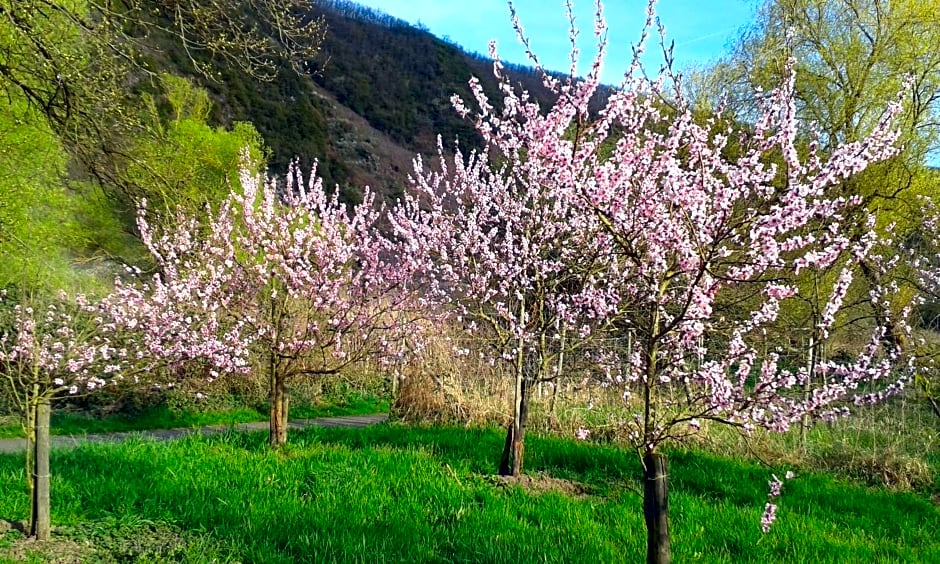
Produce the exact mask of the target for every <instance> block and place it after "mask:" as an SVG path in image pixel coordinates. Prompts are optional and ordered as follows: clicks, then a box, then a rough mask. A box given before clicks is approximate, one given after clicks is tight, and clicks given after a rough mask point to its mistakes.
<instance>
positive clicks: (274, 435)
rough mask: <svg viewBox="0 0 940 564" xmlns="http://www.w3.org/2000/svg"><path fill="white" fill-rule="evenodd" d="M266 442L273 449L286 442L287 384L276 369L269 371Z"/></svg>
mask: <svg viewBox="0 0 940 564" xmlns="http://www.w3.org/2000/svg"><path fill="white" fill-rule="evenodd" d="M268 442H269V444H270V445H271V448H272V449H275V450H276V449H278V448H280V447H282V446H284V445H285V444H287V385H286V383H285V382H284V378H282V377H280V375H279V374H278V373H277V371H273V372H272V373H271V421H270V434H269V437H268Z"/></svg>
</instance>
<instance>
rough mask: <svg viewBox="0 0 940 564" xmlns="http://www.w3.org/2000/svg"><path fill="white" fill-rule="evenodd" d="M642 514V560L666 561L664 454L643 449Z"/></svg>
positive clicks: (649, 562) (666, 477)
mask: <svg viewBox="0 0 940 564" xmlns="http://www.w3.org/2000/svg"><path fill="white" fill-rule="evenodd" d="M643 467H644V469H643V473H644V478H645V480H644V487H643V516H644V517H645V518H646V562H647V564H668V563H669V561H670V560H671V558H672V556H671V550H670V547H669V490H668V480H669V475H668V473H667V465H666V457H665V456H663V455H662V454H659V453H654V452H647V453H646V455H645V456H644V457H643Z"/></svg>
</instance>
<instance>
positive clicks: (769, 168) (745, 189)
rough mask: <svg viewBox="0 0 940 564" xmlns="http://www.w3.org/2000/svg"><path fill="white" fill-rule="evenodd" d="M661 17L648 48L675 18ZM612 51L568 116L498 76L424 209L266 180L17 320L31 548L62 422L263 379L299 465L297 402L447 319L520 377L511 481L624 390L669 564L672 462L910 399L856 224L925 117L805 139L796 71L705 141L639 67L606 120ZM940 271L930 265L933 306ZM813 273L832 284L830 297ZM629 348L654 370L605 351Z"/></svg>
mask: <svg viewBox="0 0 940 564" xmlns="http://www.w3.org/2000/svg"><path fill="white" fill-rule="evenodd" d="M648 16H649V17H648V21H647V29H649V27H650V26H651V25H652V22H653V17H654V16H653V10H652V5H651V6H650V9H649V12H648ZM572 28H573V26H572ZM595 30H596V33H597V38H598V50H597V53H596V56H595V58H594V60H593V64H592V67H591V71H590V73H589V74H588V76H587V77H586V78H584V79H582V80H575V79H574V77H572V78H569V79H567V80H559V79H557V78H555V77H553V76H551V75H549V74H547V73H545V74H544V80H545V84H546V87H547V88H549V89H551V90H553V91H554V92H556V94H557V96H558V101H557V102H556V103H555V104H554V105H552V106H551V107H550V108H548V109H547V111H546V110H545V109H544V108H541V107H539V105H538V104H536V103H535V102H533V101H532V100H531V99H530V98H529V96H528V94H527V93H525V92H520V91H517V90H515V89H514V88H513V87H512V85H511V84H510V81H509V79H508V78H507V77H506V75H505V73H504V72H503V69H502V65H501V63H499V61H498V58H497V57H496V53H495V51H494V52H493V53H492V56H493V57H494V59H495V60H496V63H495V72H496V76H497V79H498V81H499V83H500V85H501V88H500V92H501V99H500V100H498V102H494V101H491V100H490V99H489V98H488V97H487V95H486V93H485V92H484V90H483V89H482V88H481V87H480V83H479V82H478V81H476V80H473V81H471V83H470V86H471V91H472V92H473V94H474V98H475V99H474V102H475V109H471V107H470V106H469V105H468V104H467V103H465V102H464V101H462V100H459V99H457V100H455V105H456V107H457V110H458V112H459V113H461V114H462V115H463V116H464V117H469V118H470V119H471V121H472V122H473V124H474V125H475V127H476V129H477V131H478V132H479V134H480V135H481V136H482V137H483V139H484V141H485V143H486V145H487V150H486V151H484V152H471V153H469V154H467V155H464V154H463V153H461V152H460V151H458V152H457V154H456V155H455V156H452V155H449V154H447V153H446V152H445V151H444V149H443V148H440V149H439V156H440V162H441V166H440V167H439V168H436V169H435V168H433V167H429V166H426V165H425V164H424V163H423V162H422V161H421V160H420V159H419V160H418V161H417V162H416V165H415V173H414V182H413V187H412V188H413V189H412V190H411V191H410V192H409V193H408V194H407V195H406V196H405V198H404V199H403V200H402V201H401V202H399V203H398V204H397V205H396V206H395V207H394V208H393V209H391V210H387V211H384V210H382V209H381V207H379V206H377V205H376V202H375V201H374V198H373V197H372V196H371V195H369V193H368V192H367V193H366V195H365V197H364V199H363V202H362V204H360V205H358V206H356V207H355V208H349V207H347V206H345V205H343V204H341V203H340V202H339V201H338V200H337V198H336V196H335V195H333V196H329V195H328V194H327V192H326V191H325V190H324V188H323V186H322V183H321V182H319V181H318V180H317V179H316V173H315V171H314V173H313V174H312V175H311V180H310V182H309V183H307V184H305V183H304V182H303V180H302V179H301V178H300V175H299V174H298V172H297V171H296V170H294V171H291V173H290V174H289V175H288V181H287V182H285V183H282V184H278V183H276V182H274V181H265V180H263V179H259V177H258V175H257V173H256V172H255V171H256V170H257V168H256V167H257V163H256V162H254V163H253V162H252V161H251V159H250V158H248V157H245V160H244V161H243V169H244V172H243V174H242V177H241V183H240V184H241V186H240V188H239V189H236V190H234V191H233V192H232V193H231V194H229V196H228V197H227V199H225V200H224V202H223V203H221V205H219V206H218V207H217V208H215V209H214V210H213V211H212V212H210V213H209V214H208V216H202V215H201V214H198V213H195V212H194V211H193V209H192V208H191V207H190V208H186V207H182V208H179V209H178V215H177V216H175V217H173V218H172V220H171V221H165V222H161V225H159V226H156V227H151V223H150V219H151V218H152V217H153V216H152V210H150V211H149V212H148V209H147V208H146V206H144V207H142V208H141V210H140V211H139V215H138V217H139V222H138V225H139V231H140V233H141V235H142V238H143V241H144V243H145V245H146V246H147V248H148V250H149V251H150V253H151V254H152V256H153V259H154V261H155V263H156V264H157V267H158V268H157V274H156V275H155V276H153V277H152V278H146V277H144V278H143V279H133V278H132V279H129V280H125V281H123V282H121V283H119V284H118V285H117V287H116V289H115V290H114V292H113V293H111V294H110V295H109V296H108V297H106V298H104V299H103V300H100V301H94V302H89V301H85V300H77V301H73V302H72V306H71V307H69V308H67V313H60V312H61V309H62V307H64V306H63V304H62V303H59V304H56V305H54V306H50V308H49V309H48V310H45V311H43V312H42V313H41V314H40V313H37V312H36V311H35V310H31V309H30V308H29V307H28V306H26V305H20V306H19V307H16V308H13V309H11V310H10V311H11V312H12V314H11V315H12V318H11V319H10V320H9V322H8V323H7V324H5V325H6V330H5V331H4V333H3V337H2V340H0V366H2V367H3V373H4V375H5V377H6V383H7V384H9V389H10V390H13V391H15V393H16V394H19V395H17V396H16V397H17V398H19V399H18V402H19V403H18V405H20V407H21V409H22V411H23V413H24V414H25V421H26V426H27V430H28V436H30V437H31V439H32V441H33V445H34V447H35V448H34V450H33V455H32V459H31V462H32V464H33V466H34V467H33V468H31V471H30V474H31V475H32V476H34V479H33V488H32V491H33V508H34V509H33V512H32V515H33V517H32V519H31V522H32V527H31V528H32V531H33V533H34V534H36V535H37V536H39V537H44V536H48V534H49V528H48V523H49V520H48V482H47V481H44V480H47V479H48V413H49V403H50V401H51V400H52V399H53V398H55V397H57V396H59V395H62V394H69V393H82V392H86V391H90V390H94V389H96V388H97V387H100V386H102V385H105V384H107V383H108V382H109V381H114V380H118V379H120V380H123V381H137V382H146V381H147V377H150V376H149V375H152V374H153V373H154V372H159V369H161V368H162V367H167V366H169V367H172V368H173V369H174V370H173V371H172V372H171V373H172V374H174V375H178V374H182V373H185V371H183V370H180V369H181V368H186V367H189V366H191V365H193V364H194V363H198V364H203V365H205V366H206V371H207V373H208V374H209V377H212V378H215V377H218V376H222V375H228V374H238V373H241V372H245V371H248V370H253V369H262V370H265V371H266V373H267V375H268V377H269V381H270V388H269V391H270V399H271V429H270V430H271V433H270V437H271V440H270V442H271V446H272V447H274V448H277V447H279V446H280V445H282V444H284V442H285V440H286V425H285V423H286V416H287V405H286V397H287V395H286V390H287V386H288V385H289V383H290V381H291V380H293V379H296V378H302V377H316V376H317V375H322V374H329V373H334V372H336V371H339V370H342V369H343V368H344V367H345V366H347V365H349V364H350V363H352V362H356V361H358V360H361V359H364V358H379V359H382V360H384V361H387V362H389V363H394V362H401V361H406V360H407V357H408V352H409V350H410V349H414V348H416V347H420V346H421V333H422V330H424V329H426V328H428V327H431V328H433V326H434V323H436V322H438V321H439V320H440V319H441V318H450V319H453V320H454V321H455V322H456V323H459V324H461V325H462V326H463V327H464V328H465V329H466V330H467V331H471V332H474V333H475V334H476V335H478V336H480V337H482V338H483V339H484V340H485V341H486V342H487V343H488V344H489V351H488V354H489V355H490V357H491V359H492V361H493V362H502V363H506V364H507V366H509V367H510V368H511V370H512V373H513V374H514V375H515V383H516V385H515V393H514V405H515V409H514V417H513V421H512V423H511V425H510V426H509V429H508V430H507V440H506V447H505V450H504V453H503V458H502V461H501V464H500V471H501V472H503V473H511V474H518V473H520V472H521V471H522V469H523V460H524V456H523V455H524V438H525V423H526V415H527V409H528V401H529V397H530V391H531V389H532V387H533V385H534V384H536V383H538V382H540V381H544V380H550V379H553V378H556V377H558V376H559V374H558V371H557V366H559V365H561V364H562V363H561V362H560V359H561V358H562V357H564V356H565V355H584V354H591V355H593V356H592V359H591V360H592V361H593V363H594V365H595V366H596V367H597V373H598V377H599V378H606V379H607V381H608V383H609V385H611V386H618V387H620V388H621V389H622V392H623V393H622V396H623V398H624V404H623V407H624V417H623V418H622V420H621V424H622V425H623V426H624V427H625V428H626V429H627V430H628V433H627V436H629V437H630V438H631V441H632V446H633V447H634V448H636V449H637V451H638V452H639V454H640V455H641V457H642V459H643V463H644V469H645V470H644V480H645V482H644V483H645V490H644V511H645V514H646V522H647V527H648V532H649V542H648V555H647V557H648V561H650V562H666V561H668V560H669V557H670V556H669V555H670V550H669V535H668V515H667V512H666V505H667V504H666V500H667V488H666V483H667V480H666V478H667V472H666V461H665V458H664V456H663V454H662V452H661V447H662V445H664V444H666V443H667V442H669V441H671V440H674V439H677V438H681V437H682V436H684V435H687V434H690V433H694V432H696V430H697V429H698V427H699V426H700V425H701V422H702V421H705V420H710V421H714V422H717V423H720V424H727V425H732V426H736V427H740V428H742V429H745V430H749V429H752V428H754V427H763V428H766V429H769V430H772V431H785V430H787V429H788V428H789V427H790V426H791V425H792V424H794V423H796V422H799V421H803V420H804V419H805V418H806V417H807V416H810V415H816V416H820V417H824V418H832V417H837V416H839V415H841V414H843V413H845V411H846V407H847V406H848V405H851V404H853V403H854V404H865V403H869V402H873V401H878V400H881V399H883V398H885V397H886V396H888V395H890V394H891V393H893V392H895V391H897V390H898V389H899V388H900V387H902V386H903V385H904V383H905V382H906V381H907V380H908V379H909V378H910V377H911V375H912V371H913V368H914V364H913V361H914V358H913V357H912V356H911V355H910V352H911V351H910V350H908V349H906V348H904V347H903V344H904V343H905V342H909V341H910V339H909V338H908V336H907V333H908V332H909V328H908V325H907V323H906V318H905V316H904V311H903V310H902V311H900V312H898V311H897V310H896V308H892V307H888V306H890V304H887V305H886V303H887V302H888V301H889V298H890V297H891V296H892V295H893V294H894V293H896V292H894V288H895V287H894V286H892V285H891V283H890V282H889V278H890V276H889V275H890V274H891V272H892V269H893V268H894V266H895V261H892V260H890V257H884V256H882V253H881V249H890V248H893V245H892V242H891V241H889V240H888V239H887V237H886V236H885V235H884V233H883V232H881V231H879V230H878V229H877V227H878V226H877V221H876V219H875V218H872V219H870V220H869V219H865V220H864V221H861V222H859V221H858V218H867V217H868V216H869V211H870V210H869V209H868V208H867V207H866V206H867V205H868V204H869V201H868V200H866V199H865V198H864V196H863V195H860V194H856V193H853V192H851V191H847V190H846V189H845V187H846V186H851V182H852V179H854V178H858V175H859V174H860V173H862V172H863V171H865V170H866V169H868V168H869V166H870V165H873V164H874V163H879V162H891V159H895V158H897V155H898V149H897V144H896V142H897V138H898V129H897V125H896V124H897V123H898V119H899V118H898V116H902V115H905V114H904V111H905V105H904V104H902V103H901V102H900V101H897V100H896V101H890V102H888V103H886V104H885V105H884V107H883V108H882V109H881V111H880V112H879V113H878V114H877V118H876V119H872V120H870V123H869V124H868V126H867V127H865V128H863V129H862V130H861V133H860V136H859V137H858V138H857V139H832V138H831V136H828V135H826V134H824V133H819V132H817V131H813V130H812V129H809V128H807V127H806V123H805V122H803V121H801V120H800V118H799V116H798V113H799V112H798V106H799V104H798V97H797V85H798V77H799V76H800V74H799V72H797V71H796V70H795V68H794V67H795V66H796V64H795V63H794V62H793V61H792V60H791V61H790V62H788V63H787V65H786V66H785V67H784V68H785V71H786V72H785V73H784V75H783V76H784V78H783V79H782V81H781V82H780V83H779V84H778V86H777V87H776V88H775V89H773V90H771V91H770V93H767V94H764V95H762V97H760V98H759V100H758V104H757V105H756V109H755V111H754V113H753V115H752V119H751V120H749V123H748V124H747V125H736V123H737V122H735V121H734V120H729V119H727V118H726V116H724V115H722V114H721V113H720V112H714V113H712V114H709V115H707V116H705V117H702V115H701V114H700V113H698V112H697V111H695V110H696V109H695V107H694V105H693V104H692V103H690V102H689V101H688V100H687V99H686V98H685V97H684V95H683V93H682V88H681V86H680V84H678V83H677V82H676V81H675V80H674V77H672V76H670V75H665V76H662V77H659V78H658V79H656V80H650V79H647V78H645V77H642V76H641V74H642V73H640V72H639V70H640V69H639V65H638V63H637V62H636V61H634V64H633V67H632V68H631V73H630V74H628V76H627V77H626V78H625V81H624V83H623V84H622V85H621V88H620V89H619V90H617V91H616V92H614V93H613V94H611V95H610V96H609V98H608V99H607V103H606V106H605V108H604V109H603V110H602V111H601V112H600V113H599V114H595V113H592V112H591V107H590V103H591V100H592V99H593V98H594V95H595V94H596V92H597V91H598V89H599V87H600V85H599V76H600V68H601V64H602V61H603V56H604V52H605V43H604V40H603V38H604V30H605V27H604V22H603V16H602V11H601V6H600V4H598V12H597V22H596V26H595ZM574 34H575V30H574V29H572V36H574ZM642 45H643V44H642V42H641V44H640V47H639V48H638V49H637V57H639V53H640V52H641V51H642ZM901 92H902V95H903V94H905V93H906V92H907V90H903V89H902V91H901ZM383 232H384V233H383ZM933 264H934V263H933V262H932V261H926V262H925V261H923V260H921V261H919V262H916V263H912V264H911V266H912V267H914V268H916V269H917V270H918V271H919V272H921V273H922V274H923V276H922V277H921V278H920V279H921V280H922V281H923V285H926V284H927V283H928V282H929V281H930V280H935V274H934V272H935V271H934V270H932V268H933V267H932V265H933ZM807 272H811V273H832V275H828V274H827V275H825V276H814V278H813V284H811V285H807V284H805V283H804V282H805V278H803V277H805V276H806V273H807ZM859 272H862V273H866V272H867V275H866V276H865V280H864V282H865V284H861V285H859V284H858V280H857V279H858V278H859V276H858V273H859ZM853 292H860V293H862V294H864V295H867V296H868V300H867V301H866V303H867V304H868V305H867V307H868V308H869V309H870V310H871V311H872V312H873V313H872V317H873V319H874V320H875V322H874V323H869V324H868V329H869V330H870V338H869V339H867V343H866V344H864V345H863V346H861V347H858V348H857V349H856V350H852V351H851V354H850V355H847V357H846V358H844V359H842V360H840V361H825V362H823V361H820V362H814V363H810V365H808V366H805V365H799V366H794V365H793V364H792V363H791V362H790V361H791V360H792V359H790V358H788V356H787V353H786V351H785V350H782V349H780V348H778V347H774V346H769V347H768V346H767V342H766V339H765V335H766V334H767V332H768V331H772V330H773V329H774V328H775V327H776V326H777V325H778V324H779V322H780V320H781V312H783V311H786V310H787V309H788V308H790V307H795V305H794V304H796V305H799V304H804V303H808V302H809V303H814V304H817V307H816V309H817V310H818V312H819V315H818V316H815V317H813V321H812V326H811V328H812V329H813V331H814V332H815V333H814V334H815V335H817V336H818V339H819V340H825V339H829V338H832V337H833V336H834V334H835V330H836V328H837V327H838V325H839V323H840V321H841V320H842V319H843V317H844V312H845V311H846V309H847V307H848V305H850V304H849V302H851V301H853V300H849V299H848V297H849V296H852V295H853ZM79 317H81V318H84V319H85V320H86V321H85V323H84V324H81V323H79V321H78V318H79ZM79 326H80V327H87V332H86V331H84V330H83V331H79V330H77V329H76V327H79ZM86 333H87V334H86ZM625 333H629V334H631V335H633V338H634V340H635V346H634V347H633V349H632V351H631V356H630V358H628V359H622V358H618V357H617V356H616V355H617V352H616V351H610V350H607V351H605V350H604V348H603V343H604V342H605V339H607V338H609V337H615V338H617V337H622V336H623V335H624V334H625ZM624 360H626V361H627V362H623V361H624ZM145 375H147V377H145ZM24 390H25V391H24ZM768 515H769V517H768V518H767V519H766V520H767V521H769V520H771V519H772V516H773V507H772V506H768Z"/></svg>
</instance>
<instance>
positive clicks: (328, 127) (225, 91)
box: [174, 0, 551, 196]
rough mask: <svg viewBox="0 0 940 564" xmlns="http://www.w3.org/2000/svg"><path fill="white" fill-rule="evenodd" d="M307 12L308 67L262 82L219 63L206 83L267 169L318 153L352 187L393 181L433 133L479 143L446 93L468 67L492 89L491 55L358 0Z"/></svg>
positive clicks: (527, 74) (520, 73) (331, 177)
mask: <svg viewBox="0 0 940 564" xmlns="http://www.w3.org/2000/svg"><path fill="white" fill-rule="evenodd" d="M311 12H312V14H313V15H314V16H315V17H323V19H324V21H325V22H326V25H327V33H326V39H325V41H324V43H323V47H322V50H321V53H320V57H319V59H318V60H317V61H316V62H315V64H314V65H313V68H314V69H315V71H314V72H313V73H312V74H311V75H310V76H309V77H300V76H298V75H296V74H292V73H291V72H290V71H289V70H286V69H285V70H284V71H282V72H281V73H280V75H279V76H278V78H277V79H276V80H275V81H273V82H270V83H259V82H255V81H249V80H247V79H246V78H244V77H243V76H239V74H238V73H237V71H234V70H226V69H224V68H223V69H220V73H221V80H220V81H217V82H211V81H210V82H206V83H205V84H204V85H205V86H206V87H207V88H209V89H210V90H212V91H213V92H214V94H215V97H216V99H217V100H218V101H219V102H220V109H221V113H219V114H217V119H219V120H220V121H223V122H229V121H250V122H251V123H253V124H254V125H255V127H257V128H258V130H259V131H260V133H261V134H262V136H263V137H264V140H265V143H266V144H267V146H268V148H269V149H270V150H271V153H272V154H271V159H270V165H271V168H272V171H276V170H283V169H284V168H285V167H286V165H287V163H288V162H289V161H290V160H291V159H292V158H294V157H298V158H300V160H301V162H302V163H304V164H305V165H307V164H309V163H310V162H311V161H312V159H314V158H316V159H319V160H320V162H321V164H320V172H321V175H322V176H324V178H325V180H326V182H327V183H328V184H339V185H341V186H343V187H344V189H345V191H348V192H349V195H350V196H351V195H352V194H351V192H353V191H355V189H356V186H355V185H357V184H358V185H362V184H363V183H368V184H371V185H373V186H377V187H378V188H379V189H383V188H384V189H387V190H391V191H397V190H398V189H400V188H401V185H402V183H403V182H404V179H405V177H406V175H407V172H408V169H410V160H411V158H412V157H413V156H414V155H415V154H416V153H423V154H429V153H432V152H434V151H435V145H436V139H437V136H438V135H440V136H441V137H442V139H443V140H444V143H445V145H447V146H452V145H453V143H454V141H455V140H456V139H458V138H459V139H460V142H461V145H462V146H463V147H478V146H479V144H480V140H479V138H478V136H477V135H476V134H475V132H474V130H473V127H472V124H471V123H470V122H469V121H467V120H464V119H462V118H460V116H458V115H457V113H456V112H455V111H454V109H453V107H452V105H451V102H450V98H451V96H452V95H453V94H458V95H460V96H462V97H464V98H465V99H471V93H470V89H469V87H468V84H467V83H468V80H469V79H470V77H471V76H476V77H478V78H479V79H480V80H481V83H482V85H483V88H484V90H485V91H486V92H487V93H488V94H489V95H490V96H493V97H494V98H495V96H496V94H497V88H496V80H495V78H494V76H493V72H492V62H491V61H489V60H487V59H486V58H484V57H482V56H481V55H478V54H469V53H466V52H464V51H462V50H461V49H460V48H459V47H458V46H456V45H454V44H452V43H449V42H447V41H444V40H442V39H440V38H437V37H435V36H434V35H432V34H431V33H429V32H428V31H426V30H422V29H418V28H415V27H413V26H411V25H410V24H408V23H407V22H404V21H402V20H399V19H396V18H393V17H391V16H388V15H386V14H384V13H381V12H377V11H375V10H371V9H369V8H365V7H362V6H359V5H357V4H355V3H351V2H343V1H336V0H327V1H317V2H314V4H313V6H312V8H311ZM174 71H176V72H178V69H174ZM508 72H509V74H510V76H511V78H512V81H513V82H514V83H516V84H520V85H522V86H523V87H525V88H526V89H528V90H530V91H531V92H532V94H533V97H534V98H535V99H536V100H538V101H539V102H540V103H541V104H543V106H544V105H547V104H549V103H550V102H551V95H550V93H549V92H548V91H547V90H546V89H545V88H544V87H543V86H542V83H541V78H540V76H539V74H538V73H537V72H536V71H535V70H534V69H531V68H527V67H522V66H514V65H509V66H508Z"/></svg>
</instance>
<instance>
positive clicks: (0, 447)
mask: <svg viewBox="0 0 940 564" xmlns="http://www.w3.org/2000/svg"><path fill="white" fill-rule="evenodd" d="M387 419H388V415H386V414H384V413H382V414H375V415H346V416H342V417H322V418H319V419H299V420H296V421H291V422H290V423H288V426H289V427H290V428H291V429H303V428H304V427H367V426H369V425H375V424H376V423H382V422H384V421H386V420H387ZM233 428H234V429H235V430H236V431H263V430H265V429H267V428H268V424H267V422H258V423H241V424H239V425H235V426H232V425H209V426H206V427H186V428H182V429H153V430H150V431H129V432H127V433H107V434H101V435H61V436H53V437H52V448H70V447H75V446H78V445H81V444H84V443H117V442H121V441H123V440H125V439H128V438H130V437H145V438H152V439H155V440H158V441H171V440H173V439H178V438H179V437H182V436H184V435H188V434H189V433H196V432H198V433H202V434H203V435H214V434H217V433H222V432H225V431H228V430H229V429H233ZM25 449H26V439H0V454H15V453H20V452H23V450H25Z"/></svg>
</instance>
